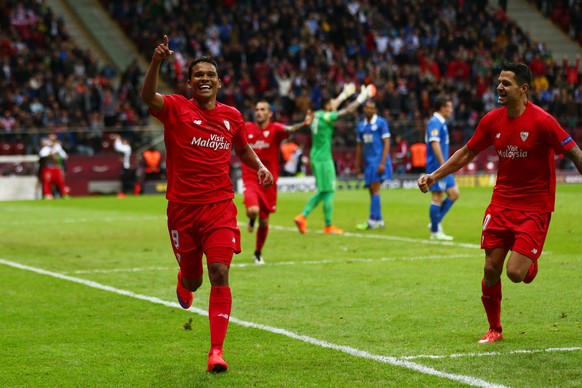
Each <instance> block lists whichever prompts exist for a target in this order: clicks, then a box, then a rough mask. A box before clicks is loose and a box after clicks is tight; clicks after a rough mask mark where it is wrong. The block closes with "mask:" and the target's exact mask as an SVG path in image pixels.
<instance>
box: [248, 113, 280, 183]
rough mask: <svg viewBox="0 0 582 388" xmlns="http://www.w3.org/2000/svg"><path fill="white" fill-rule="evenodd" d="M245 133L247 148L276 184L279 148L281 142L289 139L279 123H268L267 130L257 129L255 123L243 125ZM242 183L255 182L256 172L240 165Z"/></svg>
mask: <svg viewBox="0 0 582 388" xmlns="http://www.w3.org/2000/svg"><path fill="white" fill-rule="evenodd" d="M245 132H246V135H247V142H248V144H249V146H250V147H251V148H252V149H253V150H254V151H255V153H256V154H257V156H258V157H259V159H260V160H261V162H263V164H264V165H265V167H266V168H267V170H269V171H270V172H271V174H273V179H274V181H275V182H276V181H277V178H279V148H280V146H281V143H282V142H283V140H285V139H286V138H287V137H289V134H288V133H287V132H286V131H285V126H284V125H283V124H281V123H269V125H268V126H267V128H265V129H259V127H258V126H257V124H256V123H250V122H247V123H245ZM242 178H243V181H247V182H248V181H249V180H257V172H256V171H255V170H253V169H251V168H250V167H248V166H245V165H244V164H243V165H242Z"/></svg>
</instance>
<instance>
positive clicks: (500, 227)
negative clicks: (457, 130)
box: [418, 63, 582, 343]
mask: <svg viewBox="0 0 582 388" xmlns="http://www.w3.org/2000/svg"><path fill="white" fill-rule="evenodd" d="M531 77H532V76H531V71H530V70H529V68H528V67H527V66H526V65H524V64H514V63H508V64H505V65H503V67H502V70H501V73H500V74H499V77H498V79H497V81H498V85H497V93H498V95H499V97H498V102H499V104H500V105H502V106H501V107H500V108H497V109H494V110H492V111H490V112H489V113H487V114H486V115H485V116H484V117H483V119H481V121H480V122H479V125H478V126H477V129H476V130H475V134H474V135H473V137H472V138H471V139H470V140H469V141H468V142H467V144H466V145H465V146H463V147H462V148H461V149H460V150H458V151H457V152H455V153H454V154H453V156H452V157H451V158H450V159H449V160H448V161H447V162H446V163H445V164H443V165H442V166H441V167H440V168H438V169H437V170H436V171H434V172H433V173H432V174H428V175H424V176H422V177H421V178H419V179H418V186H419V188H420V190H421V191H422V192H425V193H426V192H427V191H428V188H429V187H430V186H431V185H432V184H434V183H435V182H436V181H438V180H439V179H441V178H443V177H445V176H447V175H449V174H451V173H454V172H455V171H457V170H459V169H460V168H462V167H463V166H465V165H467V164H468V163H469V162H470V161H471V160H473V158H474V157H475V156H476V155H477V154H478V153H479V152H481V151H483V150H484V149H486V148H487V147H489V146H491V145H492V146H494V147H495V150H496V151H497V155H498V156H499V167H498V171H497V182H496V184H495V188H494V189H493V195H492V198H491V203H490V204H489V207H488V208H487V210H486V211H485V216H484V218H483V227H482V234H481V248H482V249H484V250H485V267H484V271H483V272H484V276H483V280H482V282H481V289H482V293H483V294H482V296H481V300H482V302H483V306H484V307H485V313H486V314H487V320H488V321H489V330H488V331H487V333H485V335H484V336H483V337H482V338H481V339H480V340H479V341H478V342H479V343H491V342H496V341H499V340H502V339H503V334H502V327H501V274H502V272H503V266H504V263H505V259H506V256H507V254H508V253H509V251H511V254H510V255H509V259H508V260H507V265H506V271H507V276H508V277H509V279H510V280H511V281H512V282H514V283H519V282H524V283H530V282H531V281H532V280H533V279H534V278H535V276H536V274H537V270H538V259H539V257H540V255H541V253H542V248H543V246H544V242H545V239H546V235H547V233H548V228H549V225H550V218H551V214H552V212H553V211H554V203H555V194H556V172H555V166H554V155H555V154H565V155H566V156H567V157H568V158H569V159H571V160H572V161H573V162H574V164H575V165H576V168H577V169H578V171H579V172H580V173H581V174H582V151H580V148H579V147H578V146H577V145H576V143H575V142H574V140H573V139H572V137H571V136H569V135H568V133H566V131H564V129H562V127H561V126H560V124H559V123H558V122H557V121H556V120H555V119H554V118H553V117H552V116H551V115H549V114H548V113H546V112H545V111H544V110H543V109H541V108H540V107H538V106H536V105H534V104H532V103H531V102H529V101H528V99H527V92H528V89H529V85H530V83H531Z"/></svg>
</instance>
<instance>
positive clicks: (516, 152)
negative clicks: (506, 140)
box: [497, 145, 527, 159]
mask: <svg viewBox="0 0 582 388" xmlns="http://www.w3.org/2000/svg"><path fill="white" fill-rule="evenodd" d="M497 154H498V155H499V157H500V158H506V159H515V158H527V151H524V150H520V149H519V147H518V146H516V145H508V146H507V149H505V150H498V151H497Z"/></svg>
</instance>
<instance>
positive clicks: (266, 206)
mask: <svg viewBox="0 0 582 388" xmlns="http://www.w3.org/2000/svg"><path fill="white" fill-rule="evenodd" d="M272 117H273V112H272V111H271V106H270V105H269V103H268V102H267V101H265V100H261V101H258V102H257V103H256V105H255V122H254V123H253V122H246V123H245V129H246V133H247V141H248V143H249V146H250V147H251V148H252V149H253V150H254V151H255V153H256V154H257V156H258V157H259V159H261V161H262V162H263V164H264V165H265V167H266V168H267V169H268V170H269V171H271V173H272V174H273V180H274V182H275V184H274V185H272V186H271V187H268V188H264V187H263V186H261V185H260V184H258V183H257V173H256V171H254V170H253V169H252V168H250V167H248V166H245V165H244V164H243V166H242V179H243V184H244V204H245V207H246V211H247V217H248V218H249V223H248V230H249V232H251V233H252V232H253V231H254V229H255V222H256V219H257V216H258V217H259V227H258V229H257V238H256V245H255V253H254V259H255V264H265V260H264V259H263V256H262V250H263V246H264V245H265V241H266V240H267V234H268V233H269V214H270V213H274V212H275V211H276V206H277V185H276V182H277V179H278V178H279V148H280V146H281V142H283V140H285V139H287V138H288V137H289V134H290V133H291V132H295V131H297V130H298V129H300V128H302V127H305V126H308V125H311V122H312V121H313V113H312V112H311V111H309V112H307V115H306V116H305V120H304V121H303V122H302V123H298V124H294V125H285V124H282V123H277V122H271V118H272Z"/></svg>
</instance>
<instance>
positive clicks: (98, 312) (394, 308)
mask: <svg viewBox="0 0 582 388" xmlns="http://www.w3.org/2000/svg"><path fill="white" fill-rule="evenodd" d="M310 194H311V193H286V194H280V196H279V202H278V212H277V213H275V214H274V215H273V216H272V217H271V229H270V233H269V237H268V240H267V243H266V246H265V248H264V250H263V256H264V257H265V260H266V262H267V264H266V265H264V266H256V265H254V264H253V260H252V253H253V250H254V239H255V235H254V234H249V233H248V232H247V230H246V226H245V224H246V219H245V216H244V209H243V207H242V199H241V197H240V196H237V197H236V198H235V202H236V204H237V206H238V208H239V221H240V225H241V234H242V238H243V253H241V254H240V255H238V256H236V257H235V259H234V261H233V266H232V269H231V275H230V280H231V287H232V293H233V299H234V301H233V309H232V318H231V324H230V326H229V332H228V335H227V338H226V344H225V359H226V360H227V362H228V363H229V364H230V369H229V371H228V372H227V373H226V374H221V375H213V374H208V373H206V371H205V370H206V368H205V367H206V360H207V358H206V357H207V351H208V347H209V331H208V318H207V316H205V312H206V311H207V304H208V292H209V282H208V280H207V279H205V283H204V284H203V286H202V288H201V290H200V291H199V292H197V293H196V296H195V300H194V304H193V309H192V310H191V311H185V310H182V309H180V308H179V306H178V305H177V301H176V298H175V288H174V287H175V281H176V272H177V264H176V262H175V259H174V258H173V256H172V252H171V247H170V239H169V237H168V234H167V229H166V224H165V208H166V200H165V198H164V197H163V196H141V197H128V198H126V199H117V198H115V197H110V196H102V197H87V198H73V199H71V200H68V201H56V200H55V201H14V202H0V215H1V216H0V289H1V293H0V303H1V306H2V308H1V310H0V311H1V315H0V332H1V333H2V335H1V337H0V359H1V366H0V386H3V387H33V386H34V387H54V386H64V387H79V386H83V387H210V386H212V387H235V386H236V387H249V386H265V387H305V386H314V387H315V386H317V387H320V386H323V387H338V386H340V387H351V386H375V387H380V386H382V387H383V386H398V387H401V386H406V387H419V386H437V387H453V386H467V385H473V386H486V387H493V386H514V387H519V386H522V387H525V386H527V387H547V386H582V367H581V365H582V302H581V301H582V287H581V286H580V282H581V281H582V253H581V251H580V246H581V243H580V231H581V228H580V227H581V225H582V195H581V194H582V185H559V186H558V190H557V201H556V202H557V203H556V212H555V213H554V214H553V217H552V223H551V227H550V232H549V235H548V239H547V242H546V246H545V250H544V254H543V255H542V257H541V259H540V262H539V263H540V270H539V273H538V277H537V278H536V280H535V281H534V282H533V283H532V284H530V285H525V284H513V283H511V282H510V281H509V279H507V277H506V276H505V275H504V276H503V278H502V281H503V296H504V299H503V304H502V324H503V326H504V334H505V336H506V339H505V340H504V341H502V342H499V343H495V344H490V345H478V344H477V343H476V341H477V340H478V339H479V338H480V337H481V336H482V335H483V334H484V333H485V331H486V329H487V328H488V325H487V320H486V317H485V312H484V310H483V307H482V305H481V300H480V295H481V288H480V281H481V278H482V267H483V260H484V254H483V252H482V251H481V250H480V249H479V246H478V244H479V238H480V227H481V219H482V216H483V211H484V209H485V207H486V205H487V204H488V203H489V199H490V196H491V189H486V188H481V189H478V188H475V189H468V188H467V189H465V188H462V189H461V198H460V199H459V201H458V202H457V203H456V204H455V205H454V206H453V208H452V210H451V212H450V213H449V215H448V216H447V218H446V219H445V221H444V223H443V226H444V228H445V231H446V233H447V234H450V235H452V236H454V237H455V241H454V242H453V243H450V244H447V243H436V242H431V241H429V240H428V234H429V232H428V230H427V223H428V206H429V202H430V197H429V196H428V195H423V194H421V193H420V192H419V191H417V190H385V191H383V192H382V206H383V214H384V217H385V221H386V224H387V227H386V229H384V230H380V231H376V230H374V231H368V232H356V229H355V225H356V224H358V223H361V222H363V221H365V220H366V219H367V215H368V207H369V197H368V193H367V191H365V190H358V191H340V192H338V193H337V195H336V201H335V216H334V223H335V224H336V225H337V226H338V227H340V228H343V229H344V230H345V231H346V234H345V235H342V236H327V235H323V234H322V233H321V232H322V230H323V212H322V209H321V208H318V209H316V210H315V212H314V213H312V214H311V215H310V217H309V219H308V222H309V223H308V234H306V235H300V234H299V233H298V232H297V231H296V229H295V226H294V224H293V217H294V216H295V215H296V214H298V213H299V212H300V211H301V209H302V208H303V206H304V204H305V202H306V201H307V199H308V198H309V196H310Z"/></svg>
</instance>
